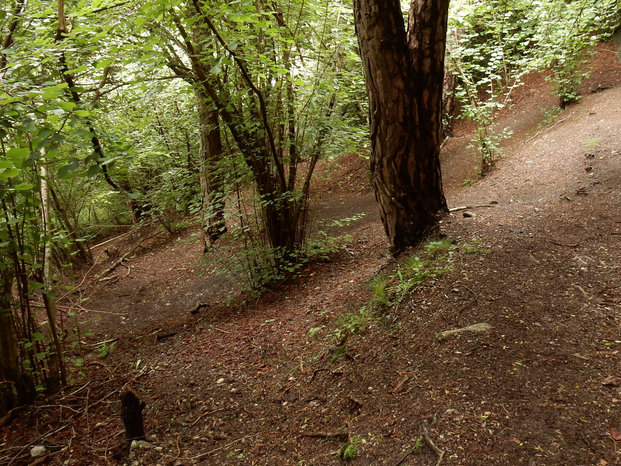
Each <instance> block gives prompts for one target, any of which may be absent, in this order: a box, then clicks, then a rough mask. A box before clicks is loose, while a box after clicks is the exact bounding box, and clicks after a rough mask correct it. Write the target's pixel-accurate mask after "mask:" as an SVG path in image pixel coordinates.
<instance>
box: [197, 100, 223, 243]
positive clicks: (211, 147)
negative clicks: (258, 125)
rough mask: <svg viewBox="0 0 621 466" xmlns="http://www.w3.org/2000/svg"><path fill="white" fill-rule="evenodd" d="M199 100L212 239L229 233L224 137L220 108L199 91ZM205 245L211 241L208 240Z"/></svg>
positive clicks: (206, 225) (202, 173)
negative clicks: (221, 133) (211, 105)
mask: <svg viewBox="0 0 621 466" xmlns="http://www.w3.org/2000/svg"><path fill="white" fill-rule="evenodd" d="M196 100H197V101H198V121H199V132H200V147H199V150H198V152H199V160H200V162H199V179H200V183H201V211H202V216H203V232H204V233H205V235H206V236H207V238H209V241H210V242H211V243H213V242H215V241H216V240H217V239H218V238H220V236H222V235H223V234H224V233H226V223H225V219H224V205H225V202H226V194H225V193H224V183H223V182H222V167H219V166H218V162H219V161H220V159H221V157H222V139H221V136H220V124H219V121H218V112H217V110H215V109H213V108H211V107H210V105H209V97H206V96H204V95H203V94H202V93H201V92H197V93H196ZM205 249H207V242H206V241H205Z"/></svg>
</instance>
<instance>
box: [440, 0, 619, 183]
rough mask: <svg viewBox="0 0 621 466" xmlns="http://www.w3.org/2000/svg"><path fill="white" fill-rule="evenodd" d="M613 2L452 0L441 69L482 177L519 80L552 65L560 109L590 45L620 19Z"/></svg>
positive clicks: (571, 96)
mask: <svg viewBox="0 0 621 466" xmlns="http://www.w3.org/2000/svg"><path fill="white" fill-rule="evenodd" d="M620 18H621V16H620V13H619V8H618V4H617V1H616V0H605V1H599V0H579V1H574V2H566V1H564V0H547V1H540V2H530V1H526V0H492V1H488V2H466V1H456V2H453V3H452V10H451V14H450V17H449V34H448V46H447V49H448V50H447V53H448V55H447V64H448V65H447V66H448V68H449V70H450V72H452V73H453V74H455V75H456V76H457V77H458V84H457V87H456V89H455V96H456V98H457V99H458V101H459V102H460V109H461V110H460V112H461V113H460V117H461V118H464V119H468V120H472V121H473V122H474V123H475V125H476V131H475V137H474V139H473V144H474V146H475V147H476V148H477V150H478V153H479V158H480V163H481V167H480V173H481V174H485V172H486V171H487V170H489V169H490V168H491V166H492V165H493V162H494V159H495V158H496V156H497V154H499V152H500V142H501V141H502V140H503V139H504V138H506V137H509V136H510V133H508V132H506V130H503V129H498V128H496V126H495V123H496V117H497V115H498V112H499V110H501V109H503V108H504V107H506V105H507V104H508V103H509V102H510V96H511V93H512V92H513V90H514V89H515V88H516V87H518V86H520V85H522V77H523V76H524V75H525V74H527V73H529V72H531V71H534V70H539V71H541V70H544V69H551V70H552V71H553V75H552V77H550V78H549V80H550V81H551V83H552V86H553V89H554V92H555V94H556V95H557V96H558V97H559V102H560V105H561V107H564V106H565V105H566V104H567V103H569V102H572V101H574V100H576V99H577V98H578V97H579V92H580V84H581V82H582V80H583V79H584V78H585V77H586V76H587V75H588V73H587V72H585V66H586V62H587V58H588V57H589V53H590V47H591V46H592V45H593V44H595V43H597V41H599V40H602V39H603V38H606V37H607V36H608V35H609V34H610V33H611V32H612V31H613V30H614V29H615V28H616V27H618V26H619V24H621V22H620Z"/></svg>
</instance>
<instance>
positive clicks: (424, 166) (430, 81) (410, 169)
mask: <svg viewBox="0 0 621 466" xmlns="http://www.w3.org/2000/svg"><path fill="white" fill-rule="evenodd" d="M448 4H449V2H448V0H412V3H411V6H410V12H409V25H408V29H407V33H406V29H405V25H404V23H403V18H402V14H401V7H400V3H399V1H398V0H354V14H355V23H356V34H357V36H358V43H359V45H360V53H361V56H362V61H363V65H364V71H365V77H366V85H367V92H368V96H369V114H370V115H369V116H370V127H371V172H372V176H373V185H374V189H375V197H376V199H377V202H378V204H379V209H380V215H381V219H382V223H383V225H384V230H385V232H386V234H387V236H388V238H389V241H390V247H391V251H392V252H393V254H398V253H400V252H402V251H403V250H404V249H405V248H407V247H408V246H412V245H416V244H417V243H418V242H420V241H421V240H422V239H423V238H424V237H425V236H426V235H427V234H428V233H429V231H430V230H431V229H432V228H433V227H434V226H435V225H436V224H437V221H438V219H439V218H440V216H441V214H442V213H443V212H445V211H446V210H447V207H446V200H445V198H444V194H443V190H442V176H441V173H440V161H439V153H440V131H441V118H442V82H443V75H444V48H445V42H446V22H447V15H448Z"/></svg>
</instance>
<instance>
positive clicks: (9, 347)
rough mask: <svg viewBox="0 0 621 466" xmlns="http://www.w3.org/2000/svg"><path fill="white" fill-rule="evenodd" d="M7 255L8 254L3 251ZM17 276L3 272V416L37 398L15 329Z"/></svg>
mask: <svg viewBox="0 0 621 466" xmlns="http://www.w3.org/2000/svg"><path fill="white" fill-rule="evenodd" d="M1 253H2V254H3V255H4V254H5V253H6V251H1ZM13 281H14V275H13V271H12V269H11V267H10V266H9V267H6V268H2V269H0V416H3V415H4V414H6V413H7V412H8V411H10V410H11V409H13V408H15V407H16V406H20V405H22V404H27V403H30V402H32V401H33V400H34V398H35V389H34V384H33V383H32V380H31V379H30V378H29V377H28V376H27V375H26V374H24V373H23V372H22V369H21V364H20V361H19V358H18V350H17V340H16V338H15V333H14V332H15V325H14V322H13V315H12V312H11V307H12V299H11V290H12V288H13Z"/></svg>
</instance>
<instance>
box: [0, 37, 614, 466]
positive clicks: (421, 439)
mask: <svg viewBox="0 0 621 466" xmlns="http://www.w3.org/2000/svg"><path fill="white" fill-rule="evenodd" d="M616 50H617V48H616V45H615V44H614V43H611V44H606V45H602V46H600V49H599V52H598V54H597V55H596V57H595V59H594V71H593V72H592V74H591V77H590V78H589V80H587V82H586V83H585V89H584V92H585V95H584V97H583V98H582V99H581V100H580V101H579V102H578V103H576V104H574V105H572V106H570V107H568V108H567V109H566V110H565V111H562V112H560V111H559V112H557V115H556V117H555V118H554V119H553V120H551V121H545V115H544V114H543V113H542V111H541V110H542V108H544V109H547V111H548V114H549V112H550V110H551V109H553V108H555V106H556V100H555V99H554V96H553V95H552V93H551V91H550V89H549V86H548V84H547V83H546V81H545V80H544V76H542V75H531V76H529V77H528V79H527V81H526V85H525V86H523V87H522V88H520V89H518V90H517V91H516V93H515V94H514V95H513V105H512V107H511V108H510V109H509V110H506V111H505V112H504V113H503V114H502V115H501V116H500V119H499V128H502V127H510V128H511V129H512V130H513V133H514V135H513V137H512V138H511V139H509V140H507V141H505V144H504V149H503V153H502V154H503V155H502V158H500V159H499V160H498V161H497V162H496V164H495V166H494V169H493V170H492V171H491V173H489V174H488V175H487V176H485V177H484V178H482V179H478V180H477V175H476V169H474V167H475V166H476V156H475V154H474V152H473V151H472V150H470V149H467V145H468V140H469V137H470V136H469V133H468V128H467V126H466V125H464V126H462V127H458V128H457V129H456V132H455V136H454V137H453V138H452V139H451V140H449V141H448V142H447V143H446V145H445V146H444V151H443V154H442V161H443V173H444V179H445V191H446V195H447V199H448V203H449V206H450V207H451V208H453V209H454V210H453V211H452V212H451V213H450V214H449V215H447V217H446V218H445V219H444V220H443V222H442V226H441V230H442V234H443V235H445V236H446V238H449V239H450V240H451V241H453V244H454V245H455V248H454V249H453V251H452V253H451V254H450V256H449V258H448V259H446V260H447V261H449V262H450V268H447V269H445V270H444V271H443V273H441V274H437V275H435V276H432V277H429V278H428V279H426V280H425V281H424V282H423V283H422V284H421V285H419V286H418V287H416V288H415V289H414V290H412V291H411V292H410V293H409V294H407V295H406V297H405V298H404V299H403V300H402V301H401V302H400V303H399V304H398V305H395V306H392V307H390V308H385V309H382V310H381V312H376V314H375V315H374V317H373V318H371V319H370V320H369V321H367V322H366V325H364V326H362V327H361V328H360V329H359V330H360V331H359V332H358V333H352V334H351V335H349V337H348V338H347V340H346V342H345V344H344V345H343V346H340V347H339V345H338V344H337V339H336V338H335V334H336V330H337V329H338V328H343V326H344V322H345V320H344V319H346V318H349V319H350V321H351V319H352V318H355V316H360V315H361V313H360V310H361V309H363V307H364V306H365V305H368V303H369V301H370V299H371V297H372V291H371V289H370V286H369V284H370V283H371V282H372V280H373V278H374V277H376V276H377V275H379V274H385V275H388V276H390V275H391V274H394V273H395V272H394V271H395V270H396V267H397V264H398V261H395V260H394V259H392V258H391V257H390V256H389V254H388V253H387V242H386V240H385V238H384V234H383V229H382V226H381V224H380V222H379V216H378V214H377V208H376V206H375V203H374V202H375V201H374V195H373V193H372V191H371V188H370V186H369V180H368V171H367V169H366V160H365V159H364V158H363V157H361V156H359V155H356V154H349V155H347V156H344V157H341V158H340V159H339V160H338V161H337V165H335V164H333V163H327V162H326V163H324V164H322V165H321V166H320V167H318V173H317V176H316V177H315V182H316V184H315V186H314V190H313V193H314V200H315V204H314V207H313V213H312V224H313V225H314V226H313V231H315V232H317V231H320V230H322V231H326V232H328V233H330V234H331V235H345V234H346V235H350V236H351V240H350V242H349V243H347V246H346V247H345V248H344V249H342V250H341V251H340V252H338V253H336V254H334V255H333V256H332V257H331V258H330V259H329V260H327V261H323V262H314V263H312V264H310V265H309V266H308V267H306V268H305V269H304V270H303V271H302V273H301V276H300V277H299V278H298V279H297V280H295V281H293V282H289V283H287V284H283V285H281V286H279V287H278V288H277V289H275V290H273V291H270V292H269V293H265V294H263V295H262V296H261V297H259V298H252V297H251V296H249V295H241V296H243V298H242V297H240V293H239V291H238V287H239V283H238V282H237V281H236V280H234V279H232V278H227V277H223V276H220V275H217V274H216V273H215V272H214V270H213V269H214V266H213V265H209V263H208V264H205V263H201V258H202V247H201V245H200V244H199V241H198V240H197V238H196V230H195V229H189V230H186V231H184V232H181V233H179V234H176V235H174V236H167V235H166V234H164V233H162V232H160V230H159V229H157V228H156V227H155V226H153V225H152V226H146V227H144V228H142V229H140V230H138V231H135V232H133V233H132V234H128V235H126V236H123V237H122V238H120V239H118V240H116V241H113V242H111V243H108V244H106V245H105V246H102V247H100V248H99V249H98V250H97V255H98V258H99V260H98V263H97V265H96V266H94V267H93V268H92V269H90V270H88V271H85V275H84V276H83V277H82V278H81V279H80V280H79V281H78V282H77V283H78V285H79V286H78V288H77V289H76V290H75V291H73V292H71V293H67V294H66V295H65V296H63V297H61V299H60V302H59V304H60V306H61V307H60V310H61V311H64V312H67V311H69V310H71V311H73V312H77V318H78V321H79V323H80V326H79V328H80V329H81V330H80V331H81V334H80V335H79V336H80V337H81V339H82V341H84V342H85V343H84V344H82V345H78V347H76V348H75V350H74V351H73V353H72V354H71V356H70V360H71V361H72V362H73V363H79V362H81V361H79V360H78V359H77V358H78V357H80V358H84V362H83V364H82V365H81V366H80V367H77V368H75V369H74V371H73V375H72V382H71V385H70V386H68V387H66V388H65V389H64V390H63V391H62V393H60V394H58V395H55V396H52V397H48V398H47V399H45V400H41V401H40V402H39V403H38V404H36V405H35V406H33V407H28V408H23V409H21V410H19V411H17V412H15V413H13V414H14V415H13V419H12V420H11V421H10V422H9V423H7V424H6V425H4V426H3V427H1V428H0V442H1V443H0V463H2V464H5V463H6V464H27V463H31V462H33V461H34V462H33V463H31V464H35V463H37V464H67V465H69V464H76V465H82V464H117V463H121V464H123V463H125V464H149V465H151V464H153V465H154V464H162V465H163V464H175V465H186V464H187V465H190V464H260V465H279V464H308V465H329V464H340V463H341V462H343V461H344V460H343V459H340V458H339V457H338V453H339V451H341V453H343V451H344V450H345V449H344V448H343V446H344V445H349V448H348V449H347V452H345V453H346V455H351V456H352V457H354V458H352V459H351V462H352V463H353V464H386V465H395V466H396V465H399V464H402V465H408V464H412V465H414V464H439V463H440V461H442V464H446V465H451V464H455V465H457V464H460V465H464V464H466V465H475V464H476V465H480V464H508V465H514V464H529V465H540V464H546V465H547V464H550V465H551V464H567V465H587V464H589V465H591V464H593V465H602V466H603V465H613V464H621V443H620V442H619V440H620V439H621V437H620V436H621V425H620V424H621V364H620V362H621V358H620V354H619V352H620V350H621V332H620V328H621V327H620V325H621V264H620V262H619V257H620V255H621V209H620V206H621V139H620V138H619V134H620V130H621V105H620V104H619V103H620V102H621V66H620V65H619V63H618V61H617V56H616V54H615V51H616ZM464 180H467V182H466V183H464ZM363 214H364V215H363ZM344 218H347V219H349V220H348V221H342V222H338V223H335V222H334V220H339V219H344ZM315 234H317V233H315ZM154 235H155V236H154ZM139 244H141V247H138V248H136V246H137V245H139ZM133 248H136V249H134V250H133V252H132V253H131V254H129V255H128V256H127V257H126V258H125V260H123V261H121V262H120V263H119V259H120V258H121V257H122V256H123V254H125V253H127V252H128V251H132V249H133ZM105 250H107V252H105V253H104V251H105ZM411 253H412V254H414V255H421V256H422V255H424V254H425V253H424V251H423V250H415V251H411ZM211 254H214V255H217V254H218V252H217V250H214V252H212V253H211ZM117 263H119V264H118V266H117V267H116V268H115V269H114V270H113V271H112V272H111V273H109V274H106V275H102V272H104V271H106V269H108V268H109V267H110V266H111V265H113V264H117ZM231 298H235V299H231ZM227 304H229V305H227ZM481 323H485V324H488V325H489V326H490V328H489V330H486V331H483V332H464V333H459V334H457V335H455V336H452V337H449V338H445V339H439V338H438V333H439V332H442V331H445V330H449V329H457V328H462V327H466V326H469V325H471V324H481ZM65 324H66V326H67V327H68V328H70V327H71V326H73V325H74V322H73V321H72V320H71V319H70V318H69V317H68V316H66V317H65ZM86 329H90V331H91V332H92V335H87V334H85V333H84V332H85V330H86ZM70 333H71V332H70ZM67 338H68V341H69V340H71V339H72V338H74V339H75V336H74V335H69V336H68V337H67ZM339 355H340V357H339ZM127 388H131V389H132V390H133V391H134V392H135V393H136V394H137V395H138V396H139V398H140V399H141V400H143V401H144V402H145V403H146V408H145V409H144V421H145V428H146V433H147V440H148V442H149V445H147V446H146V447H145V448H141V449H139V450H137V451H135V452H133V453H132V457H131V458H129V459H127V458H123V456H122V455H120V447H119V446H120V445H122V444H123V441H124V431H123V425H122V422H121V419H120V401H119V395H120V393H121V392H123V391H124V390H126V389H127ZM35 445H43V446H45V447H46V449H47V456H43V457H41V458H39V459H37V460H33V459H32V458H31V457H30V450H31V448H32V447H33V446H35Z"/></svg>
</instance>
